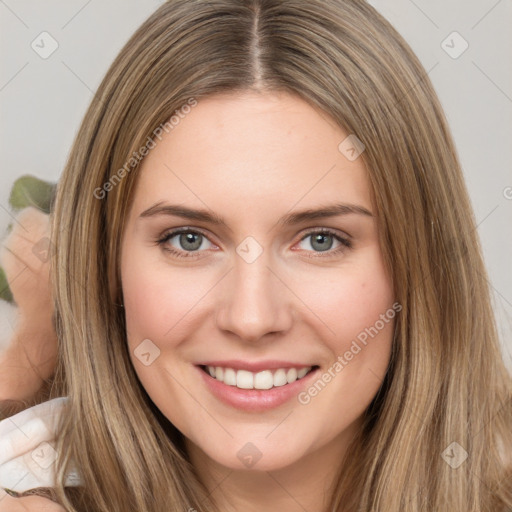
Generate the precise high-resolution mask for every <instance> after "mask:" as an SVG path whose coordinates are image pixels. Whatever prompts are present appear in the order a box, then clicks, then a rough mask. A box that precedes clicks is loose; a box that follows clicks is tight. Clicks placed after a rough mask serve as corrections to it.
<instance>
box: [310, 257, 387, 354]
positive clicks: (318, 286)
mask: <svg viewBox="0 0 512 512" xmlns="http://www.w3.org/2000/svg"><path fill="white" fill-rule="evenodd" d="M301 295H302V296H303V297H307V298H308V301H307V305H308V307H309V308H310V309H311V310H312V311H313V312H314V313H315V315H316V317H317V318H318V319H319V320H320V321H322V323H323V324H324V325H325V332H326V336H325V342H327V343H328V344H329V346H330V348H331V350H332V351H334V352H335V353H336V354H340V353H341V354H342V353H343V352H345V351H346V350H348V349H349V347H350V344H351V342H352V340H354V339H358V337H359V339H360V340H362V341H364V338H365V334H366V336H369V335H368V330H371V332H372V333H373V334H375V332H374V331H373V329H372V327H374V326H376V328H377V330H378V331H379V334H380V331H382V336H381V339H382V338H384V337H389V335H390V333H389V331H392V324H393V321H392V320H393V318H394V317H395V314H396V312H395V311H394V309H393V307H392V306H393V302H394V299H393V289H392V284H391V280H390V278H389V276H388V275H387V274H386V272H385V269H384V266H383V263H382V260H381V257H380V252H379V251H378V250H376V249H373V248H372V249H368V250H367V251H366V252H365V253H364V254H361V255H360V257H359V259H358V261H357V263H354V264H353V265H347V266H346V267H340V269H339V272H337V273H336V275H334V273H333V272H330V274H329V279H328V280H327V279H326V280H324V281H322V280H321V279H312V280H310V281H308V284H307V285H306V288H303V290H302V293H301ZM383 318H384V320H383ZM390 324H391V325H390Z"/></svg>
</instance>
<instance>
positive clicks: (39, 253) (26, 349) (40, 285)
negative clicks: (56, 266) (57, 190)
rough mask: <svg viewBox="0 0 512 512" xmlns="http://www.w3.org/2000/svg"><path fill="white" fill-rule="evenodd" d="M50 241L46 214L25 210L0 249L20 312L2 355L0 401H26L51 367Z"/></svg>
mask: <svg viewBox="0 0 512 512" xmlns="http://www.w3.org/2000/svg"><path fill="white" fill-rule="evenodd" d="M49 237H50V225H49V217H48V215H46V214H44V213H42V212H41V211H39V210H37V209H36V208H33V207H29V208H25V209H24V210H22V211H21V212H20V213H19V214H18V216H17V217H16V222H15V223H14V226H13V229H12V231H11V233H10V234H9V236H8V237H7V239H6V240H5V241H4V243H3V244H2V248H1V250H0V263H1V265H2V266H3V268H4V270H5V273H6V275H7V279H8V281H9V286H10V289H11V292H12V294H13V297H14V300H15V302H16V304H17V306H18V309H19V319H18V323H17V326H16V329H15V332H14V333H13V336H12V338H11V342H10V344H9V346H8V347H7V349H6V350H5V352H4V353H2V354H0V368H1V369H2V371H1V372H0V400H7V399H10V400H26V399H30V398H31V397H32V396H34V395H35V393H36V392H37V391H38V390H39V389H40V387H41V385H42V383H43V381H44V380H46V379H48V378H49V377H50V376H51V375H52V374H53V371H54V369H55V364H56V359H57V336H56V334H55V330H54V328H53V324H52V316H53V300H52V297H51V287H50V257H51V251H49V250H48V249H49Z"/></svg>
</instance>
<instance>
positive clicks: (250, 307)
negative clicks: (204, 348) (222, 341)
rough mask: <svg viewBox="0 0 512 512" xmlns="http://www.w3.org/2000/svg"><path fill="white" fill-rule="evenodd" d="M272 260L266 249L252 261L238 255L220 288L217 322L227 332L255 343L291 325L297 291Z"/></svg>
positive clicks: (281, 331)
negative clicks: (282, 275)
mask: <svg viewBox="0 0 512 512" xmlns="http://www.w3.org/2000/svg"><path fill="white" fill-rule="evenodd" d="M270 264H271V262H270V261H269V258H267V257H266V253H265V252H264V253H263V254H262V255H260V257H259V258H258V259H257V260H256V261H254V262H252V263H247V262H246V261H244V259H243V258H240V257H236V259H235V266H234V268H233V269H232V270H231V272H229V274H228V275H227V276H226V278H225V279H223V283H222V287H221V288H220V289H219V290H218V294H219V296H218V300H217V314H216V323H217V327H218V328H219V329H220V330H222V331H224V333H226V332H229V333H231V334H234V335H236V336H237V337H238V338H239V339H240V340H243V341H246V342H250V343H254V342H257V341H258V340H261V339H262V338H264V337H265V335H269V334H274V336H276V335H278V334H281V335H282V334H283V333H285V332H287V331H288V330H289V329H290V328H291V326H292V320H293V314H292V312H293V309H292V308H293V303H292V298H293V294H292V293H291V291H290V290H288V288H287V287H286V284H285V283H284V282H283V281H284V279H283V278H282V277H281V276H279V275H278V272H277V271H276V269H275V268H271V266H270Z"/></svg>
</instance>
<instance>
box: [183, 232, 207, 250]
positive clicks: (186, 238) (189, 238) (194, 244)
mask: <svg viewBox="0 0 512 512" xmlns="http://www.w3.org/2000/svg"><path fill="white" fill-rule="evenodd" d="M201 236H202V235H199V234H197V233H186V234H182V235H180V244H181V246H182V247H183V248H184V249H187V250H190V251H197V250H198V249H199V247H201V238H200V237H201ZM194 238H195V241H194ZM187 244H191V245H187Z"/></svg>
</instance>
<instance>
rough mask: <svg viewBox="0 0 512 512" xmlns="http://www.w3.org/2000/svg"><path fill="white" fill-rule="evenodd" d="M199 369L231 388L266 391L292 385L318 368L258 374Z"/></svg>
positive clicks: (222, 369)
mask: <svg viewBox="0 0 512 512" xmlns="http://www.w3.org/2000/svg"><path fill="white" fill-rule="evenodd" d="M200 368H201V369H202V370H203V371H204V372H205V373H207V374H208V375H210V377H212V378H213V379H215V380H217V381H219V382H223V383H224V384H226V385H228V386H233V387H236V388H238V389H257V390H267V389H272V388H276V387H282V386H286V385H288V384H293V383H294V382H295V381H297V380H300V379H303V378H304V377H305V376H306V375H308V374H309V373H311V372H312V371H314V370H316V369H317V368H319V366H317V365H314V366H307V367H304V368H278V369H275V370H263V371H260V372H250V371H247V370H236V369H234V368H223V367H221V366H206V365H201V366H200Z"/></svg>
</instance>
